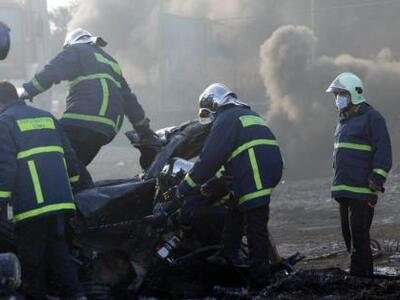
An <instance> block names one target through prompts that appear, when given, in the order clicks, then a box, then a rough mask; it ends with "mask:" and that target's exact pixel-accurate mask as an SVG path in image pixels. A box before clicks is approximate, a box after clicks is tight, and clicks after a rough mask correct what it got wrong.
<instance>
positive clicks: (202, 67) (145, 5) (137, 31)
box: [69, 0, 400, 178]
mask: <svg viewBox="0 0 400 300" xmlns="http://www.w3.org/2000/svg"><path fill="white" fill-rule="evenodd" d="M77 4H78V5H77V9H76V11H75V12H74V15H73V19H72V20H71V22H70V24H69V28H70V29H74V28H76V27H78V26H80V27H83V28H85V29H87V30H89V31H91V32H93V33H94V34H98V35H101V36H103V37H104V38H105V39H106V40H107V41H108V42H109V45H108V46H107V48H106V50H107V51H109V52H110V53H111V54H112V55H114V56H115V58H117V60H118V61H119V63H120V64H121V66H122V69H123V71H124V74H125V76H126V77H127V79H128V82H129V83H130V84H131V86H132V89H133V90H134V91H135V92H136V93H137V95H138V98H139V101H140V102H141V103H142V105H143V106H144V108H145V110H146V112H147V114H148V115H149V116H150V118H151V119H152V124H153V126H154V127H160V126H169V125H174V124H176V123H179V122H180V121H184V120H188V119H192V118H194V117H196V111H197V99H198V95H199V94H200V93H201V92H202V90H203V89H204V88H205V87H206V86H207V85H208V84H210V83H212V82H224V83H226V84H227V85H228V86H230V87H231V88H232V89H234V90H235V91H236V92H237V94H238V95H239V97H240V98H241V99H242V100H243V101H245V102H248V103H249V104H250V105H251V106H252V107H253V108H254V109H255V110H256V111H257V112H259V113H260V114H262V115H264V116H265V117H266V119H267V122H268V124H269V125H270V127H271V129H272V130H273V131H274V132H275V133H276V135H277V138H278V139H279V143H280V145H281V147H282V150H283V153H284V156H285V161H286V176H287V177H288V178H303V177H315V176H322V175H324V176H328V175H330V174H331V172H332V150H333V149H332V147H333V132H334V128H335V123H336V111H335V107H334V101H333V97H332V96H331V95H329V94H326V93H325V89H326V88H327V86H328V85H329V83H330V82H331V81H332V80H333V79H334V78H335V76H336V75H338V74H339V73H340V72H344V71H350V72H355V73H356V74H357V75H359V76H360V77H361V78H362V79H363V80H364V83H365V90H366V98H367V101H368V102H369V103H371V104H372V105H373V106H374V107H376V108H377V109H378V110H379V111H381V113H382V114H383V115H384V117H385V118H386V119H387V124H388V127H389V130H390V133H391V135H392V143H393V146H394V153H395V154H396V152H397V149H398V148H399V147H398V146H399V143H400V136H399V134H398V129H397V124H398V123H399V112H398V111H399V108H400V105H399V103H398V101H399V100H398V90H399V88H400V67H399V66H400V35H399V33H398V32H399V31H398V28H400V18H398V12H399V11H400V1H391V0H381V1H373V0H315V1H308V0H296V1H294V0H281V1H273V0H189V1H188V0H168V1H161V0H146V1H139V0H118V1H115V0H114V1H111V0H80V1H78V2H77ZM312 4H314V5H313V6H312ZM394 162H395V165H396V163H397V157H396V156H395V160H394Z"/></svg>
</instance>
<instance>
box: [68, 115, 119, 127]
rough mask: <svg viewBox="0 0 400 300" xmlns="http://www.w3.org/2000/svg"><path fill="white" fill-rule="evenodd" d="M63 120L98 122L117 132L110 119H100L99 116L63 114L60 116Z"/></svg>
mask: <svg viewBox="0 0 400 300" xmlns="http://www.w3.org/2000/svg"><path fill="white" fill-rule="evenodd" d="M62 118H63V119H74V120H81V121H89V122H98V123H103V124H105V125H109V126H111V127H113V128H114V130H115V131H118V128H117V126H116V124H115V122H114V121H113V120H111V119H108V118H105V117H100V116H92V115H83V114H76V113H65V114H64V115H63V116H62Z"/></svg>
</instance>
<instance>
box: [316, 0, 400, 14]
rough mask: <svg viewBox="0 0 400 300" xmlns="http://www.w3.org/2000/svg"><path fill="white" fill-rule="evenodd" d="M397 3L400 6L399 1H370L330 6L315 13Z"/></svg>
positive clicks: (318, 9) (317, 9)
mask: <svg viewBox="0 0 400 300" xmlns="http://www.w3.org/2000/svg"><path fill="white" fill-rule="evenodd" d="M393 3H397V4H400V2H399V0H386V1H385V0H381V1H370V2H363V3H353V4H344V5H337V6H330V7H324V8H316V9H314V10H315V11H322V10H331V9H346V8H353V7H366V6H379V5H386V4H393Z"/></svg>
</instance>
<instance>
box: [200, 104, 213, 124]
mask: <svg viewBox="0 0 400 300" xmlns="http://www.w3.org/2000/svg"><path fill="white" fill-rule="evenodd" d="M214 120H215V112H213V111H212V110H210V109H207V108H200V111H199V122H200V124H203V125H207V124H210V123H212V122H214Z"/></svg>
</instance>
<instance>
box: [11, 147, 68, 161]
mask: <svg viewBox="0 0 400 300" xmlns="http://www.w3.org/2000/svg"><path fill="white" fill-rule="evenodd" d="M49 152H58V153H64V149H63V148H62V147H59V146H45V147H36V148H32V149H29V150H25V151H21V152H18V154H17V159H22V158H27V157H29V156H32V155H36V154H41V153H49Z"/></svg>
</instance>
